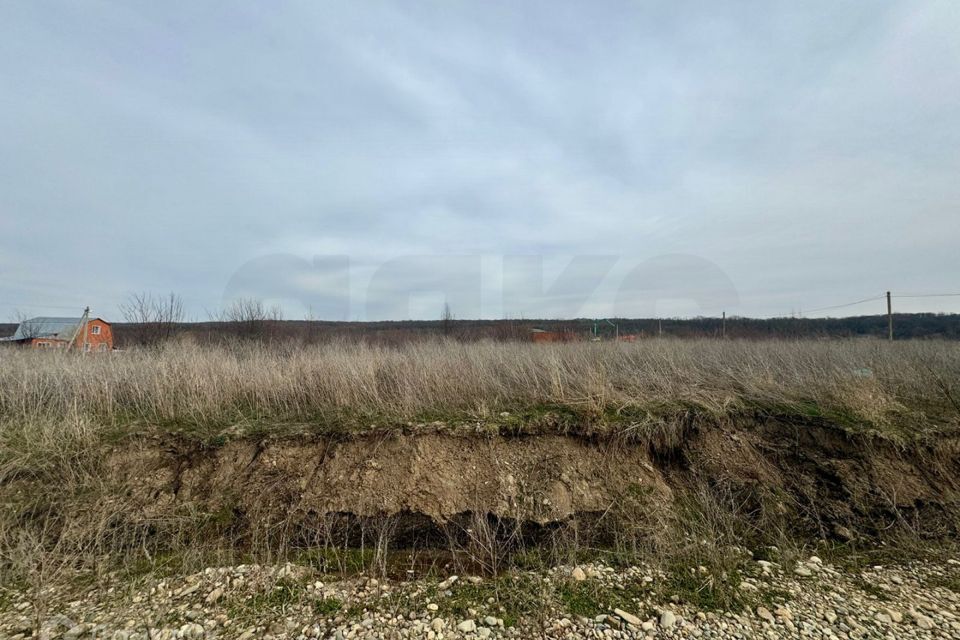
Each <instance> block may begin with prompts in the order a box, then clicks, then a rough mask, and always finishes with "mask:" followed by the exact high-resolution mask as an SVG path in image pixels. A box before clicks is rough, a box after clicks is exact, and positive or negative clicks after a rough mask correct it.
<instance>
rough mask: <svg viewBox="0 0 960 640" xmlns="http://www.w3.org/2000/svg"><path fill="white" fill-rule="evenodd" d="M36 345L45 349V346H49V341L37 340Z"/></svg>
mask: <svg viewBox="0 0 960 640" xmlns="http://www.w3.org/2000/svg"><path fill="white" fill-rule="evenodd" d="M37 346H38V347H40V348H41V349H46V348H47V347H49V346H50V343H49V342H37Z"/></svg>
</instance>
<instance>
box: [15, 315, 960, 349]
mask: <svg viewBox="0 0 960 640" xmlns="http://www.w3.org/2000/svg"><path fill="white" fill-rule="evenodd" d="M893 323H894V337H895V338H896V339H898V340H905V339H932V338H939V339H947V340H960V314H939V313H909V314H907V313H899V314H895V315H894V319H893ZM534 329H543V330H546V331H557V332H565V333H572V334H574V335H575V336H578V337H581V338H582V339H584V340H589V339H591V338H593V337H594V336H596V337H598V338H600V339H603V340H612V339H615V337H616V336H618V335H619V336H620V338H621V339H632V338H631V337H635V339H637V340H641V339H646V338H653V337H656V336H660V335H662V336H663V337H673V338H719V337H721V336H722V335H723V334H724V332H725V334H726V337H727V338H730V339H753V340H764V339H777V338H852V337H874V338H886V336H887V317H886V316H884V315H878V316H854V317H849V318H767V319H758V318H738V317H733V318H727V320H726V328H725V329H724V326H723V321H722V320H721V319H720V318H684V319H679V318H676V319H674V318H666V319H661V320H657V319H651V318H614V319H610V320H609V321H608V320H599V321H598V320H593V319H587V318H581V319H576V320H526V319H525V320H456V319H452V318H449V317H445V318H442V319H438V320H398V321H380V322H335V321H324V320H281V319H279V317H278V316H277V315H275V314H272V313H264V314H248V315H247V316H245V317H239V318H234V317H225V318H223V319H219V320H214V321H209V322H115V323H113V330H114V340H115V346H116V347H118V348H120V349H124V348H129V347H132V346H137V345H148V344H157V343H160V342H164V341H166V340H170V339H188V340H193V341H196V342H197V343H200V344H220V343H229V342H233V341H237V340H256V341H263V342H294V343H302V344H319V343H325V342H332V341H334V340H347V341H363V342H369V343H374V344H402V343H405V342H410V341H416V340H425V339H433V338H436V337H439V336H446V337H449V338H451V339H455V340H460V341H464V342H472V341H477V340H496V341H514V340H520V341H526V340H529V339H530V334H531V332H532V331H533V330H534ZM15 330H16V325H15V324H6V325H2V324H0V336H4V335H11V334H13V332H14V331H15Z"/></svg>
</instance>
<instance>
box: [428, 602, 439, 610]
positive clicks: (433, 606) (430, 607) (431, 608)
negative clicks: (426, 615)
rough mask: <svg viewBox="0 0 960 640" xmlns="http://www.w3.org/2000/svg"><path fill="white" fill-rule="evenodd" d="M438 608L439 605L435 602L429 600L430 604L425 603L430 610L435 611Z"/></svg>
mask: <svg viewBox="0 0 960 640" xmlns="http://www.w3.org/2000/svg"><path fill="white" fill-rule="evenodd" d="M439 608H440V605H438V604H437V603H436V602H431V603H430V604H428V605H427V609H429V610H430V611H436V610H437V609H439Z"/></svg>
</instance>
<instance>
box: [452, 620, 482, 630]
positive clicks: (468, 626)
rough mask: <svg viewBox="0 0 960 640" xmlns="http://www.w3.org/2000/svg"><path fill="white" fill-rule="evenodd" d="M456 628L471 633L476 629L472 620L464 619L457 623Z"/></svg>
mask: <svg viewBox="0 0 960 640" xmlns="http://www.w3.org/2000/svg"><path fill="white" fill-rule="evenodd" d="M457 630H458V631H462V632H464V633H472V632H473V631H476V630H477V623H476V622H474V621H473V620H464V621H463V622H461V623H460V624H458V625H457Z"/></svg>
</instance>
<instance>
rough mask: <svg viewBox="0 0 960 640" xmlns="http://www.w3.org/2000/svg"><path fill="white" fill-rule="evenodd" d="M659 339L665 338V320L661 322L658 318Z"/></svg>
mask: <svg viewBox="0 0 960 640" xmlns="http://www.w3.org/2000/svg"><path fill="white" fill-rule="evenodd" d="M657 337H658V338H662V337H663V320H661V319H660V318H657Z"/></svg>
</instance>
